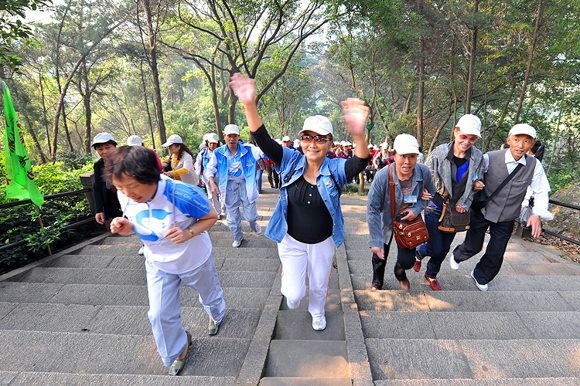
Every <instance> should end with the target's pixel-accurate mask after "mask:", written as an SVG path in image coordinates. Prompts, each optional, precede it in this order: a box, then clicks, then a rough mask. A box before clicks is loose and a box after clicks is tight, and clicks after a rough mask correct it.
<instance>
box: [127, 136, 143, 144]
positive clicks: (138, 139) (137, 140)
mask: <svg viewBox="0 0 580 386" xmlns="http://www.w3.org/2000/svg"><path fill="white" fill-rule="evenodd" d="M127 145H129V146H143V139H141V137H139V136H138V135H131V136H129V138H127Z"/></svg>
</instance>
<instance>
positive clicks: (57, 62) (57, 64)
mask: <svg viewBox="0 0 580 386" xmlns="http://www.w3.org/2000/svg"><path fill="white" fill-rule="evenodd" d="M71 4H72V1H69V2H68V3H67V5H66V8H65V10H64V14H63V16H62V20H61V21H60V24H59V26H58V35H57V37H56V47H55V50H54V51H55V55H56V59H55V65H54V68H55V78H56V85H57V87H58V94H59V95H60V94H61V93H62V85H61V83H60V37H61V35H62V29H63V27H64V21H65V19H66V16H67V14H68V11H69V9H70V7H71ZM61 110H62V111H61V113H62V127H63V128H64V132H65V134H66V140H67V142H68V146H69V149H70V151H71V152H73V151H74V146H73V144H72V141H71V137H70V132H69V129H68V125H67V123H66V112H65V106H64V104H63V105H62V108H61Z"/></svg>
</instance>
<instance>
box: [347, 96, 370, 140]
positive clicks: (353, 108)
mask: <svg viewBox="0 0 580 386" xmlns="http://www.w3.org/2000/svg"><path fill="white" fill-rule="evenodd" d="M340 105H341V106H342V112H343V114H344V115H343V117H342V119H343V121H344V126H345V127H346V130H347V131H348V132H349V134H350V135H351V136H360V135H364V134H365V126H366V124H367V118H368V117H369V111H370V109H369V107H368V106H367V105H365V102H364V101H363V100H362V99H358V98H348V99H346V100H344V101H342V102H340Z"/></svg>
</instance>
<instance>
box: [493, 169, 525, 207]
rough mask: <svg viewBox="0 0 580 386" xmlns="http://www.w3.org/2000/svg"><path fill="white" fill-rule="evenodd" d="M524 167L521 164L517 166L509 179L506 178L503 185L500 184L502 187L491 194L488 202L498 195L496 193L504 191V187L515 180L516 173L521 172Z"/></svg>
mask: <svg viewBox="0 0 580 386" xmlns="http://www.w3.org/2000/svg"><path fill="white" fill-rule="evenodd" d="M523 166H524V165H522V164H520V163H519V164H518V166H516V168H515V169H514V170H513V171H512V172H511V173H510V174H509V176H507V177H506V178H505V180H503V181H502V183H501V184H500V185H499V186H498V187H497V189H495V190H494V191H493V193H492V194H491V196H489V198H488V200H491V199H492V198H493V196H495V195H496V193H498V192H499V191H500V190H502V189H503V187H504V186H506V185H507V183H508V182H510V181H511V179H512V178H514V177H515V175H516V173H517V172H518V171H519V170H520V169H521V168H522V167H523Z"/></svg>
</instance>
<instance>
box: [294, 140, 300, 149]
mask: <svg viewBox="0 0 580 386" xmlns="http://www.w3.org/2000/svg"><path fill="white" fill-rule="evenodd" d="M294 147H295V148H299V147H300V140H299V139H295V140H294Z"/></svg>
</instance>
